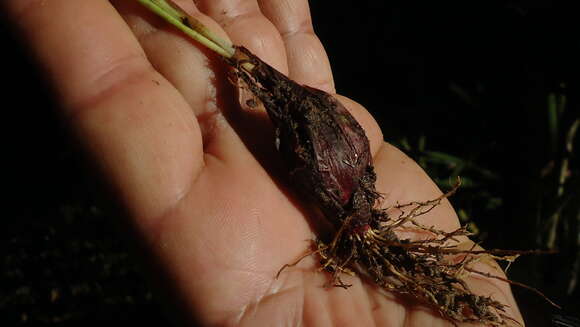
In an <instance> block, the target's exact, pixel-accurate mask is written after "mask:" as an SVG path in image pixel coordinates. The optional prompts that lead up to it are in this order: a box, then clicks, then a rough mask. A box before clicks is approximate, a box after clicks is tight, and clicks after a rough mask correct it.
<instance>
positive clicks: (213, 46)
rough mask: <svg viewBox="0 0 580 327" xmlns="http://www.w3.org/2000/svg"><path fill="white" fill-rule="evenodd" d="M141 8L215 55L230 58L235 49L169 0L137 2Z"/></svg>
mask: <svg viewBox="0 0 580 327" xmlns="http://www.w3.org/2000/svg"><path fill="white" fill-rule="evenodd" d="M138 1H139V2H140V3H141V4H142V5H143V6H145V7H146V8H147V9H149V10H151V11H152V12H154V13H155V14H157V15H159V16H160V17H161V18H163V19H164V20H165V21H167V22H168V23H170V24H171V25H173V26H175V27H177V28H178V29H179V30H181V31H182V32H183V33H185V34H186V35H187V36H189V37H191V38H192V39H194V40H196V41H198V42H199V43H201V44H202V45H204V46H205V47H207V48H208V49H210V50H212V51H214V52H216V53H217V54H219V55H221V56H223V57H226V58H231V57H232V56H233V55H234V52H235V49H234V47H233V45H232V44H231V43H230V42H229V41H226V40H224V39H222V38H220V37H218V36H217V35H215V34H214V33H213V32H212V31H210V30H209V29H208V28H207V27H206V26H205V25H203V24H202V23H201V22H200V21H198V20H197V19H195V18H193V17H192V16H191V15H189V14H187V13H186V12H185V11H184V10H183V9H181V8H179V6H177V5H176V4H175V3H173V2H172V1H171V0H138Z"/></svg>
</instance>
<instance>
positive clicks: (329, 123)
mask: <svg viewBox="0 0 580 327" xmlns="http://www.w3.org/2000/svg"><path fill="white" fill-rule="evenodd" d="M237 51H238V52H237V58H238V59H237V60H238V61H239V62H241V63H251V64H252V65H253V69H252V70H251V74H250V73H248V72H245V71H244V70H243V69H240V70H239V71H240V73H238V76H239V77H240V78H241V79H242V80H244V82H245V83H246V84H247V85H248V87H249V88H250V90H251V91H252V93H253V94H255V95H256V96H257V97H258V98H259V99H260V100H261V102H262V103H263V104H264V107H265V109H266V111H267V113H268V116H269V117H270V119H271V121H272V123H273V125H274V127H275V129H276V138H277V139H276V145H277V147H278V150H279V151H280V153H281V155H282V157H283V158H284V161H285V162H286V165H287V168H288V170H289V174H290V177H291V181H292V184H294V188H295V189H296V190H297V191H298V192H300V193H304V194H306V195H307V196H308V197H310V198H311V199H312V200H313V201H314V204H315V205H317V206H318V207H319V208H320V209H321V210H322V211H323V213H324V215H325V216H326V217H327V219H329V220H330V221H331V222H333V223H335V224H336V225H340V222H341V221H342V220H343V219H344V217H345V216H346V215H348V214H357V215H358V216H360V217H358V218H357V219H359V220H361V221H360V223H361V224H363V223H366V222H367V221H368V219H370V215H371V214H370V211H371V209H372V206H373V204H374V202H375V200H376V199H377V198H378V194H377V193H376V192H375V187H374V184H375V179H376V177H375V174H374V171H373V167H372V156H371V152H370V146H369V140H368V138H367V136H366V134H365V132H364V130H363V128H362V127H361V126H360V124H359V123H358V122H357V121H356V120H355V119H354V117H353V116H352V115H351V114H350V112H349V111H348V110H347V109H346V108H345V107H344V106H343V105H342V104H341V103H340V102H339V101H337V100H336V99H335V98H334V97H333V96H331V95H330V94H328V93H326V92H324V91H321V90H318V89H315V88H311V87H308V86H302V85H299V84H297V83H296V82H294V81H292V80H290V79H288V78H287V77H286V76H284V75H283V74H282V73H280V72H278V71H277V70H275V69H274V68H272V67H271V66H269V65H267V64H266V63H264V62H263V61H261V60H260V59H258V58H257V57H255V56H254V55H253V54H251V53H250V52H249V51H248V50H246V49H245V48H243V47H240V48H238V49H237ZM234 57H236V56H234ZM240 58H241V59H240ZM357 192H358V193H357Z"/></svg>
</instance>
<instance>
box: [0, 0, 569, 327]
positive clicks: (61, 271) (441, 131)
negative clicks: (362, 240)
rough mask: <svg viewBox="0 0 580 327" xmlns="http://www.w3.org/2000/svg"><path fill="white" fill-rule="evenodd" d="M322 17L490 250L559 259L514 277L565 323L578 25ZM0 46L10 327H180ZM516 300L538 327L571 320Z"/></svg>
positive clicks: (526, 262) (2, 278)
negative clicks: (120, 325)
mask: <svg viewBox="0 0 580 327" xmlns="http://www.w3.org/2000/svg"><path fill="white" fill-rule="evenodd" d="M310 3H311V9H312V12H313V19H314V24H315V28H316V31H317V33H318V35H319V36H320V38H321V40H322V42H323V44H324V45H325V46H326V49H327V52H328V54H329V57H330V60H331V63H332V66H333V71H334V76H335V80H336V84H337V89H338V92H339V93H341V94H344V95H346V96H349V97H351V98H353V99H355V100H357V101H358V102H360V103H362V104H363V105H365V106H366V107H367V108H368V109H369V110H370V111H371V112H372V113H373V114H374V115H375V117H376V118H377V120H378V121H379V123H380V124H381V126H382V128H383V131H384V134H385V139H386V140H387V141H389V142H392V143H394V144H396V145H398V146H399V147H401V148H402V149H404V150H405V151H406V152H407V153H409V155H411V156H412V157H413V158H415V159H416V160H417V161H418V162H419V163H420V164H422V165H423V166H424V167H425V168H426V169H427V171H428V172H429V173H430V174H431V176H432V177H434V178H435V179H436V181H438V182H439V183H440V185H441V186H442V187H443V188H445V187H448V184H449V180H453V176H455V175H460V176H462V178H463V179H464V182H465V183H464V187H463V189H462V190H461V192H460V193H459V194H458V195H457V196H456V197H455V198H454V199H452V202H453V203H454V204H455V206H456V208H457V209H458V210H459V213H460V216H461V218H462V220H463V222H464V223H466V224H469V225H470V227H471V228H472V230H474V231H475V232H477V235H476V238H477V239H479V240H480V241H482V245H483V246H484V247H488V248H509V249H549V248H553V249H558V251H559V253H558V254H556V255H550V256H539V257H527V258H521V259H520V260H518V262H516V263H515V264H514V265H513V266H512V267H511V268H510V274H509V276H510V278H512V279H515V280H518V281H522V282H525V283H527V284H528V285H531V286H534V287H536V288H538V289H540V290H542V291H543V292H544V293H545V294H546V295H548V296H549V297H551V298H553V299H554V300H556V302H558V303H559V304H561V305H562V306H563V307H564V309H565V312H567V313H574V308H580V300H579V298H580V295H579V293H580V292H579V288H580V286H575V287H574V282H575V281H576V280H577V279H578V276H579V270H580V267H579V266H580V257H579V255H578V252H579V241H578V238H579V237H580V236H579V235H578V234H579V231H580V229H579V226H578V225H579V223H578V221H579V220H580V208H579V203H580V201H579V200H580V194H579V192H580V191H579V190H580V187H579V186H580V183H579V181H578V180H579V170H580V169H579V168H578V156H577V155H574V154H573V153H569V152H567V151H566V144H572V145H574V144H575V145H577V146H578V145H579V144H578V143H579V142H578V137H575V138H572V139H571V140H566V135H567V133H568V131H569V129H570V126H571V125H572V123H573V122H574V121H575V120H576V119H578V118H579V117H580V108H579V107H578V100H577V99H578V94H579V93H578V90H577V86H578V81H579V78H578V75H577V73H578V64H577V61H578V58H580V51H579V50H580V45H579V43H578V33H577V28H576V27H575V25H577V21H578V19H577V17H574V14H573V13H574V11H573V10H572V9H571V8H567V7H565V6H559V5H558V4H556V3H554V2H552V1H469V2H468V1H465V2H464V3H462V4H461V3H453V2H443V3H442V2H432V4H427V5H426V4H420V5H419V4H417V5H413V4H411V5H409V4H405V5H402V4H401V3H400V2H398V1H368V2H365V1H343V2H339V1H332V2H329V1H311V2H310ZM329 7H331V8H329ZM0 18H2V16H1V15H0ZM0 42H2V43H1V44H2V45H1V49H2V51H1V53H0V59H1V60H2V61H1V62H2V63H3V69H2V72H3V78H2V82H1V84H2V88H1V89H0V90H1V91H0V92H2V96H3V101H2V103H3V105H2V109H1V113H2V120H1V122H2V125H3V128H2V129H1V130H2V134H1V136H2V144H3V146H2V152H3V153H2V163H3V166H5V168H4V169H2V171H1V172H2V175H3V176H2V179H1V180H2V184H1V185H2V186H3V188H4V192H3V193H4V195H3V196H2V199H3V201H2V203H3V206H4V210H2V217H1V218H0V325H1V326H20V325H23V326H25V325H92V324H102V323H114V322H131V323H136V324H142V325H166V324H168V320H167V318H166V317H165V315H164V314H163V313H162V311H161V309H160V305H159V302H160V301H159V300H158V299H157V298H156V296H154V295H153V294H152V293H151V291H150V289H149V286H148V285H147V283H146V282H145V280H144V278H143V277H142V275H141V274H140V273H139V269H138V268H137V265H136V264H135V261H136V260H134V259H135V258H134V256H133V255H132V254H130V252H129V250H128V248H129V246H130V243H131V242H130V241H129V240H127V239H125V238H124V236H123V235H124V234H121V233H118V231H117V228H116V227H117V224H116V222H117V221H119V220H120V219H122V218H120V214H119V211H118V210H116V209H115V208H114V207H113V206H111V205H110V204H109V202H110V201H108V199H107V197H108V195H107V192H105V191H103V190H104V188H103V187H102V186H101V185H100V179H99V177H98V176H97V175H95V173H94V170H93V169H92V168H91V166H90V164H87V162H86V161H85V160H84V159H83V155H82V152H81V151H79V149H78V147H77V145H76V144H75V141H74V139H73V138H71V137H70V135H69V134H68V132H67V131H66V129H65V128H64V125H63V124H62V123H61V122H60V120H59V117H58V115H57V111H58V105H57V103H56V101H55V99H54V98H53V97H52V93H51V91H50V86H49V85H47V83H46V82H45V81H44V79H43V77H42V74H41V73H40V72H39V70H38V69H37V67H36V66H35V63H34V61H33V60H32V59H31V57H30V56H29V55H28V53H27V52H26V50H25V48H24V47H23V45H22V44H21V43H20V42H19V41H18V40H17V39H16V37H15V35H14V34H13V31H11V30H10V29H9V27H8V26H7V24H5V23H4V19H2V22H1V23H0ZM550 115H552V116H550ZM550 117H553V118H552V119H550ZM566 162H567V163H568V164H569V169H568V170H569V172H568V173H567V174H565V181H564V182H563V183H559V180H560V174H559V173H560V169H559V168H560V167H561V166H562V164H564V163H566ZM559 187H561V188H562V192H560V193H558V188H559ZM555 214H557V215H558V218H557V220H554V218H553V217H554V215H555ZM554 221H557V223H556V224H555V225H554V226H555V228H551V227H550V226H551V225H550V224H551V222H554ZM550 233H552V234H550ZM547 235H555V241H553V242H552V241H550V240H549V239H548V238H549V237H548V236H547ZM514 291H515V293H516V296H517V298H518V301H519V302H520V304H521V306H522V311H523V312H524V316H525V317H526V319H527V320H528V325H529V326H548V325H550V323H549V320H550V317H551V314H552V313H561V312H558V311H557V310H555V309H552V308H551V307H550V306H549V305H548V304H547V303H546V302H544V301H543V300H542V299H541V298H540V297H539V296H536V295H534V294H533V293H530V292H529V291H525V290H522V289H517V288H516V289H514ZM576 310H577V309H576ZM575 314H578V313H577V311H576V313H575Z"/></svg>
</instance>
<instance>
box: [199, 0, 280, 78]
mask: <svg viewBox="0 0 580 327" xmlns="http://www.w3.org/2000/svg"><path fill="white" fill-rule="evenodd" d="M196 4H197V7H198V8H199V10H201V11H202V12H203V13H205V14H206V15H208V16H210V17H211V18H213V19H214V20H215V21H216V22H218V23H219V24H220V25H221V27H222V28H223V29H224V30H225V31H226V32H227V33H228V35H229V37H230V39H231V40H232V42H234V44H237V45H243V46H245V47H247V48H248V49H250V51H252V52H253V53H254V54H255V55H257V56H258V57H260V58H261V59H262V60H264V61H265V62H267V63H268V64H270V65H272V66H273V67H274V68H276V69H277V70H279V71H281V72H282V73H284V74H288V64H287V60H286V51H285V50H284V42H283V41H282V38H281V37H280V34H279V33H278V31H277V30H276V27H275V26H274V25H272V23H271V22H270V21H269V20H268V19H267V18H266V17H265V16H264V15H263V14H262V12H261V11H260V7H259V6H258V3H257V2H256V0H199V1H197V2H196Z"/></svg>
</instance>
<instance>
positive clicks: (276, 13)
mask: <svg viewBox="0 0 580 327" xmlns="http://www.w3.org/2000/svg"><path fill="white" fill-rule="evenodd" d="M259 3H260V8H261V10H262V12H263V13H264V15H265V16H266V17H267V18H268V19H269V20H270V21H271V22H272V23H273V24H274V25H275V26H276V28H277V29H278V32H279V33H280V35H281V36H282V39H283V40H284V44H285V46H286V56H287V57H288V72H289V74H288V76H289V77H290V78H291V79H293V80H295V81H296V82H298V83H300V84H306V85H308V86H311V87H315V88H318V89H321V90H323V91H326V92H329V93H335V89H334V79H333V78H332V70H331V68H330V62H329V61H328V56H327V55H326V51H324V47H323V46H322V43H320V40H319V39H318V37H317V36H316V34H315V33H314V28H313V26H312V19H311V16H310V8H309V6H308V1H306V0H259Z"/></svg>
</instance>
